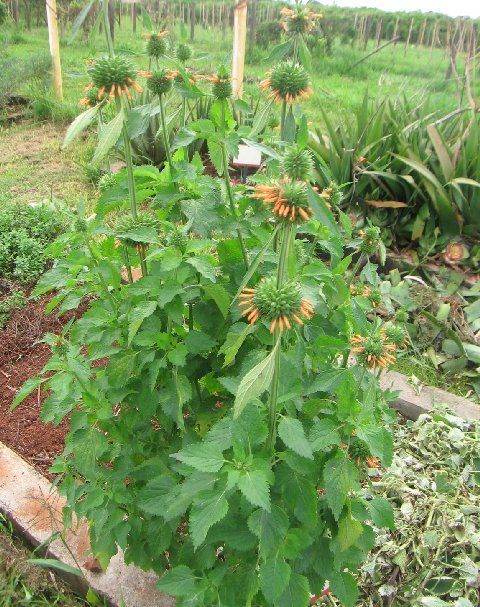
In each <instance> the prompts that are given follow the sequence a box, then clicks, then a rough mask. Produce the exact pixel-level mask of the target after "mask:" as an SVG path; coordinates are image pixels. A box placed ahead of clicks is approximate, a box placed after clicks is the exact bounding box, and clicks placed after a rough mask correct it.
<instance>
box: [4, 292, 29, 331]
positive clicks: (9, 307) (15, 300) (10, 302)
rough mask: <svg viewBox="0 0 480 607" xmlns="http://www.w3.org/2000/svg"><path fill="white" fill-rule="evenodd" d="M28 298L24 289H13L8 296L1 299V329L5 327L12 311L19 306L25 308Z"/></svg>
mask: <svg viewBox="0 0 480 607" xmlns="http://www.w3.org/2000/svg"><path fill="white" fill-rule="evenodd" d="M26 303H27V298H26V296H25V293H24V292H23V291H13V293H11V294H10V295H8V296H7V297H4V298H3V299H1V300H0V329H3V328H4V327H5V325H6V324H7V322H8V319H9V318H10V315H11V313H12V312H13V311H14V310H17V309H18V308H23V306H25V305H26Z"/></svg>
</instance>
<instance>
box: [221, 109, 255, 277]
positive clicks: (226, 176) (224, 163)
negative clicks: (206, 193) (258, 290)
mask: <svg viewBox="0 0 480 607" xmlns="http://www.w3.org/2000/svg"><path fill="white" fill-rule="evenodd" d="M221 119H222V136H223V137H225V100H223V101H222V116H221ZM220 147H221V150H222V168H223V177H224V179H225V186H226V188H227V194H228V202H229V204H230V209H231V211H232V215H233V216H234V217H235V219H238V213H237V209H236V208H235V198H234V195H233V189H232V184H231V183H230V175H229V174H228V160H227V148H226V147H225V142H224V141H222V142H221V144H220ZM237 235H238V242H239V243H240V248H241V249H242V256H243V261H244V263H245V269H247V270H248V266H249V263H248V255H247V249H246V247H245V243H244V241H243V236H242V233H241V232H240V230H239V229H237Z"/></svg>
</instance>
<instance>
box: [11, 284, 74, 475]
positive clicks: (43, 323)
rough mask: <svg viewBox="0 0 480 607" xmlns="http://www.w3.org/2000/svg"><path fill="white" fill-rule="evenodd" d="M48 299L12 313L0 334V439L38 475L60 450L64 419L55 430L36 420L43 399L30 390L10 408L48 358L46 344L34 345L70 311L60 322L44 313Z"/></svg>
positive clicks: (65, 427) (65, 426)
mask: <svg viewBox="0 0 480 607" xmlns="http://www.w3.org/2000/svg"><path fill="white" fill-rule="evenodd" d="M49 299H50V297H49V296H47V297H42V298H40V299H39V300H37V301H34V302H30V303H29V304H28V305H27V306H26V307H25V308H22V309H21V310H17V311H16V312H15V313H14V314H13V315H12V317H11V318H10V320H9V322H8V324H7V325H6V327H5V328H4V329H3V331H0V441H1V442H3V443H4V444H5V445H7V446H8V447H10V448H11V449H13V450H14V451H16V452H17V453H18V454H19V455H20V456H21V457H23V458H24V459H26V460H27V461H28V462H30V464H32V465H33V466H34V467H35V468H36V469H37V470H38V471H39V472H41V473H42V474H43V475H45V476H47V477H48V478H50V479H53V476H52V475H51V474H49V473H48V469H49V467H50V466H51V464H52V462H53V460H54V459H55V457H56V456H57V455H58V454H60V453H61V452H62V451H63V444H64V440H65V435H66V434H67V432H68V421H67V420H64V421H63V422H62V423H61V424H60V425H59V426H54V425H52V424H44V423H42V422H41V421H40V410H41V405H42V397H41V395H40V391H39V390H38V391H35V392H33V393H32V394H30V396H29V397H28V398H26V399H25V400H24V401H23V403H22V404H21V405H20V406H18V407H17V408H16V409H15V410H14V411H12V412H9V408H10V406H11V404H12V401H13V399H14V397H15V394H16V393H17V391H18V390H19V388H20V387H21V386H22V384H23V382H24V381H25V380H27V379H28V378H30V377H33V376H35V375H36V374H37V373H38V372H39V371H40V370H41V369H42V368H43V367H44V365H45V364H46V362H47V361H48V359H49V358H50V354H51V352H50V346H48V345H47V344H45V343H37V342H38V340H39V339H41V338H42V337H43V336H44V335H45V334H46V333H49V332H51V333H56V334H58V333H60V331H61V329H62V327H63V325H64V324H65V323H66V322H67V321H68V320H69V319H70V318H72V316H73V315H74V314H75V313H73V312H72V313H67V314H64V315H63V316H61V317H60V318H59V317H57V316H55V314H49V315H46V314H45V305H46V304H47V303H48V301H49Z"/></svg>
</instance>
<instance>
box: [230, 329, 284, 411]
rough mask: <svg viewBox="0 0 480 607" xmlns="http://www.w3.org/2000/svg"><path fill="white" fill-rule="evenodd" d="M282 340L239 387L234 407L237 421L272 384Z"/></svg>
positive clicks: (246, 376)
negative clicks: (277, 353)
mask: <svg viewBox="0 0 480 607" xmlns="http://www.w3.org/2000/svg"><path fill="white" fill-rule="evenodd" d="M279 344H280V340H278V341H277V343H276V344H275V347H274V348H273V349H272V351H271V352H270V354H269V355H268V356H267V357H265V358H264V359H263V360H262V361H260V362H259V363H258V365H256V366H255V367H253V369H251V370H250V371H249V372H248V373H247V374H246V375H245V377H244V378H243V379H242V381H241V382H240V385H239V386H238V390H237V395H236V397H235V403H234V405H233V418H234V419H236V418H237V417H238V416H239V415H240V413H241V412H242V411H243V410H244V408H245V407H246V406H247V404H248V403H249V402H251V401H252V400H254V399H255V398H258V397H259V396H260V395H261V394H263V393H264V392H265V390H267V389H268V388H269V386H270V384H271V383H272V378H273V371H274V368H275V356H276V352H277V349H278V348H279Z"/></svg>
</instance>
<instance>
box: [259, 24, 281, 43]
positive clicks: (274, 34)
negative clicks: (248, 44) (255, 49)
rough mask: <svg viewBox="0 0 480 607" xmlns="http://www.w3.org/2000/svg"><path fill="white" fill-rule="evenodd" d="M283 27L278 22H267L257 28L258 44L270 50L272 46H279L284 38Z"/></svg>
mask: <svg viewBox="0 0 480 607" xmlns="http://www.w3.org/2000/svg"><path fill="white" fill-rule="evenodd" d="M282 32H283V29H282V26H281V25H280V23H279V22H278V21H266V22H265V23H261V24H260V25H259V26H258V28H257V44H258V46H260V47H262V48H268V47H269V46H270V45H272V44H277V42H279V41H280V38H281V37H282Z"/></svg>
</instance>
